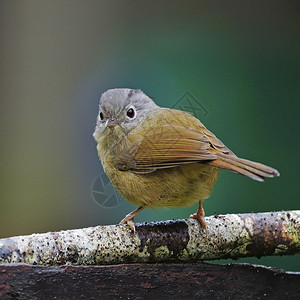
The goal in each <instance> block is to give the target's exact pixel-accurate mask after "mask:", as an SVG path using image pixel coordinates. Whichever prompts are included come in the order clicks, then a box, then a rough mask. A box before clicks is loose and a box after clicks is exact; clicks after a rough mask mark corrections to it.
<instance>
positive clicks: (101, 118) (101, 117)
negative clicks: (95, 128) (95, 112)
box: [99, 111, 104, 121]
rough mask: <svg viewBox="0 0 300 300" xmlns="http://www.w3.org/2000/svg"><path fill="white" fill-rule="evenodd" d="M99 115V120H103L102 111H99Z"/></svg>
mask: <svg viewBox="0 0 300 300" xmlns="http://www.w3.org/2000/svg"><path fill="white" fill-rule="evenodd" d="M99 116H100V120H101V121H103V120H104V116H103V112H102V111H101V112H100V114H99Z"/></svg>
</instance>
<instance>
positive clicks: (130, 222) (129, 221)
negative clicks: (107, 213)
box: [120, 214, 135, 234]
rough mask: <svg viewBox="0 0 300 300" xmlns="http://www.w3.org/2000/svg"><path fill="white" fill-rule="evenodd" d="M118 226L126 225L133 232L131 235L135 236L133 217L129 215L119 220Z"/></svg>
mask: <svg viewBox="0 0 300 300" xmlns="http://www.w3.org/2000/svg"><path fill="white" fill-rule="evenodd" d="M120 224H124V225H128V226H129V228H130V229H131V231H133V234H135V223H134V217H133V216H131V214H128V215H126V217H125V218H124V219H122V220H121V222H120Z"/></svg>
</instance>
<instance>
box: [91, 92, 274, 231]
mask: <svg viewBox="0 0 300 300" xmlns="http://www.w3.org/2000/svg"><path fill="white" fill-rule="evenodd" d="M93 136H94V138H95V140H96V142H97V151H98V156H99V158H100V161H101V164H102V166H103V169H104V172H105V173H106V174H107V176H108V177H109V179H110V181H111V183H112V184H113V186H114V187H115V188H116V190H117V191H118V192H119V193H120V194H121V195H122V196H123V197H124V198H125V199H127V200H128V201H129V202H130V203H132V204H133V205H136V206H138V208H137V209H135V210H134V211H132V212H131V213H129V214H127V215H126V216H125V217H124V218H123V219H122V220H121V222H120V224H127V225H128V226H129V227H130V229H131V230H132V231H133V232H135V223H134V217H135V216H136V215H137V214H138V213H139V212H141V211H142V210H143V209H146V208H150V209H154V208H159V207H167V208H171V207H187V206H191V205H193V204H194V203H196V202H198V203H199V207H198V209H197V211H196V212H195V213H194V214H192V215H190V218H192V219H197V220H198V221H199V222H200V225H201V227H202V228H204V229H205V230H206V222H205V213H204V209H203V200H205V199H207V198H208V197H209V196H210V194H211V192H212V190H213V187H214V184H215V182H216V180H217V178H218V174H219V170H220V169H226V170H230V171H233V172H236V173H239V174H241V175H245V176H247V177H250V178H251V179H254V180H257V181H264V178H267V177H276V176H279V172H278V171H277V170H276V169H274V168H272V167H269V166H266V165H264V164H261V163H258V162H253V161H250V160H246V159H243V158H239V157H237V156H236V155H235V154H234V153H233V152H232V151H231V150H230V149H229V148H228V147H227V146H225V145H224V144H223V142H222V141H221V140H220V139H218V138H217V137H216V136H215V135H214V134H213V133H212V132H211V131H209V130H208V129H207V128H206V127H205V126H204V125H203V124H202V123H201V121H200V120H198V119H197V118H196V117H194V116H193V115H191V114H189V113H188V112H184V111H181V110H177V109H172V108H162V107H160V106H158V105H157V104H155V102H154V101H153V99H152V98H151V97H149V96H147V95H146V94H145V93H144V92H142V91H141V90H139V89H130V88H114V89H109V90H107V91H106V92H104V93H103V94H102V95H101V97H100V102H99V113H98V115H97V121H96V127H95V131H94V133H93Z"/></svg>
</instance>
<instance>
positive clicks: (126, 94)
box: [94, 89, 159, 139]
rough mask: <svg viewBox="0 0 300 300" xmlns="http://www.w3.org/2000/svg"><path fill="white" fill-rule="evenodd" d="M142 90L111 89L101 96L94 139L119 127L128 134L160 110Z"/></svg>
mask: <svg viewBox="0 0 300 300" xmlns="http://www.w3.org/2000/svg"><path fill="white" fill-rule="evenodd" d="M158 108H159V106H157V105H156V104H155V103H154V102H153V100H152V99H151V98H150V97H148V96H147V95H146V94H144V93H143V92H142V91H141V90H133V89H111V90H108V91H106V92H104V93H103V94H102V95H101V98H100V103H99V113H98V116H97V124H96V128H95V132H94V137H95V139H97V136H98V135H99V134H100V135H101V134H102V133H105V132H107V131H109V130H111V129H113V128H117V127H119V128H120V129H121V130H122V131H124V132H125V133H126V134H128V133H129V132H130V131H131V130H132V129H133V128H135V127H136V126H138V124H140V123H141V122H142V121H143V120H144V119H145V118H146V117H147V116H148V114H149V112H151V111H153V110H156V109H158Z"/></svg>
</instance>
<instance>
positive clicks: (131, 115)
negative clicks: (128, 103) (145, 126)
mask: <svg viewBox="0 0 300 300" xmlns="http://www.w3.org/2000/svg"><path fill="white" fill-rule="evenodd" d="M134 116H135V111H134V109H133V108H132V107H131V108H129V109H128V110H127V117H128V118H130V119H132V118H133V117H134Z"/></svg>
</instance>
